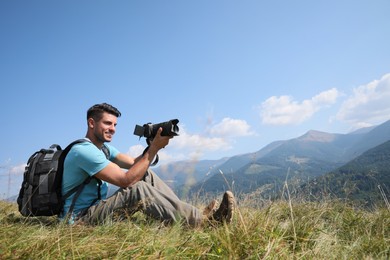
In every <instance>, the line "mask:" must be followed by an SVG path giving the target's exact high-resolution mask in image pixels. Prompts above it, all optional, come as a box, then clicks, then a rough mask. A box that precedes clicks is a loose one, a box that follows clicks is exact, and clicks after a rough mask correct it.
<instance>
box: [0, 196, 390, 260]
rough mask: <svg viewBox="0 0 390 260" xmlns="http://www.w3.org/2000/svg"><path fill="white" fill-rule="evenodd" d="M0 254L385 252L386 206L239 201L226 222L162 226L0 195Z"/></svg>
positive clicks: (382, 255)
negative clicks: (36, 213)
mask: <svg viewBox="0 0 390 260" xmlns="http://www.w3.org/2000/svg"><path fill="white" fill-rule="evenodd" d="M0 228H1V233H0V259H14V258H16V259H61V258H64V259H85V258H93V259H96V258H97V259H124V258H125V259H129V258H140V259H156V258H168V259H171V258H175V259H183V258H184V259H185V258H187V259H188V258H191V259H194V258H195V259H196V258H201V259H204V258H207V259H219V258H223V259H226V258H232V259H262V258H270V259H297V258H303V259H367V258H374V259H389V257H390V253H389V252H390V209H388V208H381V209H376V210H374V211H363V210H358V209H354V208H352V207H350V206H348V205H346V204H343V203H341V202H337V201H328V202H317V203H294V202H290V203H289V202H288V201H278V202H274V203H270V204H269V205H267V206H264V207H263V208H261V209H256V210H255V209H249V208H244V206H243V205H242V206H241V207H239V209H238V210H237V212H236V214H235V219H234V221H233V223H232V224H231V225H229V226H220V227H215V228H212V227H206V228H202V229H196V230H194V229H186V228H183V227H181V226H179V225H173V226H168V227H162V226H160V224H159V223H157V222H154V221H148V220H146V219H145V218H144V217H143V216H142V215H136V216H134V217H133V219H129V220H127V221H123V222H116V223H111V224H106V225H102V226H96V227H91V226H66V225H62V224H59V223H55V221H53V220H52V219H47V218H35V219H34V218H29V219H26V218H23V217H21V216H20V214H19V213H18V212H17V208H16V205H15V204H10V203H6V202H2V201H0Z"/></svg>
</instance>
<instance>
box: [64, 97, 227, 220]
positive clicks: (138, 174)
mask: <svg viewBox="0 0 390 260" xmlns="http://www.w3.org/2000/svg"><path fill="white" fill-rule="evenodd" d="M120 116H121V113H120V112H119V110H118V109H116V108H115V107H113V106H111V105H109V104H106V103H103V104H97V105H94V106H92V107H91V108H90V109H89V110H88V111H87V126H88V130H87V134H86V140H87V141H86V142H82V143H79V144H76V145H74V146H73V147H72V149H71V150H70V151H69V153H68V155H67V156H66V158H65V161H64V175H63V183H62V194H63V195H64V194H66V193H67V192H69V191H70V190H72V189H74V188H75V187H77V186H78V185H80V184H81V183H83V181H84V180H85V179H87V177H88V176H93V177H94V178H92V180H91V181H90V182H89V183H88V184H87V185H85V187H84V188H83V190H82V191H81V193H80V195H79V196H78V197H77V199H76V200H75V202H74V207H73V209H72V210H70V208H71V204H72V201H73V198H74V196H75V194H74V193H73V194H72V195H71V196H69V197H68V198H67V199H66V201H65V204H64V210H63V213H62V214H61V217H62V218H66V219H67V220H69V221H70V222H71V223H73V222H75V221H79V222H84V223H90V224H98V223H102V222H104V221H106V220H107V219H114V218H116V217H118V216H123V215H128V214H132V213H134V212H136V211H142V212H144V213H145V214H146V215H148V216H150V217H152V218H155V219H159V220H161V221H164V222H167V223H172V222H184V223H187V224H188V225H190V226H193V227H198V226H200V225H202V223H204V222H205V221H208V220H213V221H217V222H227V223H229V222H230V221H231V219H232V216H233V210H234V197H233V194H232V193H231V192H230V191H227V192H225V194H224V197H223V200H222V202H221V205H220V207H219V208H217V204H218V203H217V201H215V200H214V201H212V202H211V203H210V205H208V206H207V207H206V209H205V210H204V211H203V212H201V211H200V210H199V209H197V208H196V207H194V206H192V205H190V204H188V203H185V202H183V201H181V200H180V199H179V198H178V197H177V196H176V195H175V194H174V192H173V191H172V190H171V189H170V188H169V187H168V186H167V185H166V184H165V183H164V182H163V181H162V180H161V179H160V178H159V177H158V176H157V175H156V174H155V173H154V172H152V171H151V170H150V169H149V165H150V164H151V163H152V161H153V159H154V158H155V156H156V154H157V152H158V151H159V150H160V149H161V148H164V147H165V146H167V145H168V143H169V140H170V139H171V138H172V137H170V136H161V131H162V128H160V129H159V130H158V132H157V135H156V136H155V138H153V140H152V142H151V143H150V145H149V148H148V149H147V150H146V152H144V154H142V155H140V156H139V157H137V158H132V157H130V156H128V155H126V154H123V153H120V152H119V151H118V150H117V149H116V148H114V147H113V146H111V145H109V144H107V143H109V142H111V140H112V138H113V136H114V134H115V130H116V125H117V118H118V117H120ZM123 169H125V170H123ZM107 183H111V184H113V185H116V186H118V187H120V189H118V191H117V192H116V193H115V194H113V195H112V196H110V197H109V198H107V199H100V197H101V198H105V197H106V195H107V189H108V188H107ZM99 194H100V195H101V196H99ZM70 211H71V212H70Z"/></svg>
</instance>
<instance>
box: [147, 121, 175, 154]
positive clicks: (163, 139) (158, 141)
mask: <svg viewBox="0 0 390 260" xmlns="http://www.w3.org/2000/svg"><path fill="white" fill-rule="evenodd" d="M162 130H163V129H162V127H160V128H159V129H158V131H157V134H156V136H155V137H154V138H153V141H152V142H151V143H150V146H149V149H153V151H155V152H156V153H157V152H158V151H159V150H160V149H161V148H164V147H165V146H167V145H168V144H169V139H171V138H173V136H161V132H162Z"/></svg>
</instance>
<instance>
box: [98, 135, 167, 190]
mask: <svg viewBox="0 0 390 260" xmlns="http://www.w3.org/2000/svg"><path fill="white" fill-rule="evenodd" d="M161 132H162V128H160V129H159V130H158V132H157V134H156V137H155V138H154V139H153V141H152V142H151V143H150V146H149V149H148V150H147V151H146V153H145V154H144V155H141V156H139V157H137V158H136V159H133V158H131V157H130V156H127V155H125V154H118V155H117V157H116V158H115V161H114V162H115V163H113V162H110V164H108V165H107V166H106V167H105V168H104V169H103V170H101V171H100V172H98V173H96V174H95V177H97V178H99V179H101V180H103V181H106V182H109V183H111V184H114V185H116V186H119V187H122V188H125V187H129V186H131V185H133V184H134V183H136V182H138V181H139V180H141V179H142V178H143V177H144V175H145V172H146V171H147V169H148V168H149V165H150V164H151V163H152V162H153V159H154V157H155V156H156V154H157V152H158V151H159V150H160V149H161V148H164V147H165V146H166V145H168V143H169V139H171V138H172V137H169V136H161ZM121 168H125V169H128V170H127V171H123V170H122V169H121Z"/></svg>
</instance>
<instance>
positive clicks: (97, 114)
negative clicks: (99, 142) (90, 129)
mask: <svg viewBox="0 0 390 260" xmlns="http://www.w3.org/2000/svg"><path fill="white" fill-rule="evenodd" d="M104 112H106V113H109V114H111V115H114V116H116V117H120V116H121V112H119V110H118V109H117V108H116V107H113V106H111V105H110V104H107V103H102V104H96V105H93V106H92V107H90V108H89V109H88V111H87V120H88V118H91V117H92V118H93V120H95V121H99V120H100V119H102V117H103V113H104Z"/></svg>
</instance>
